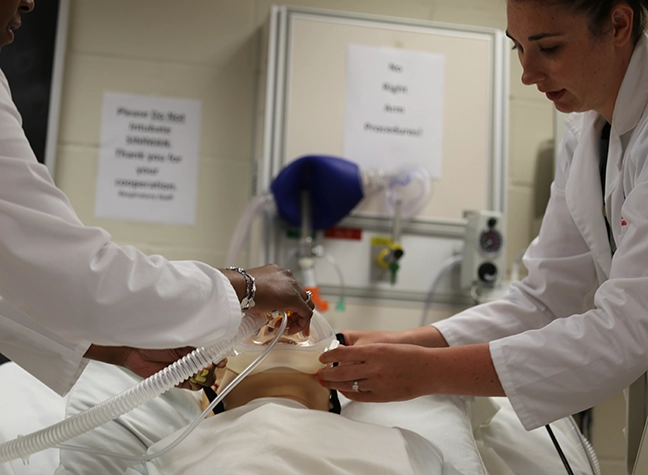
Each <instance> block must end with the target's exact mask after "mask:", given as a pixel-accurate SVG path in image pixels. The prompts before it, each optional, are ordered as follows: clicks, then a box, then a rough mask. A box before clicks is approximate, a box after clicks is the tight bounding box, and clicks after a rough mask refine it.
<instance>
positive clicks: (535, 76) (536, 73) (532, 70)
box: [520, 58, 543, 86]
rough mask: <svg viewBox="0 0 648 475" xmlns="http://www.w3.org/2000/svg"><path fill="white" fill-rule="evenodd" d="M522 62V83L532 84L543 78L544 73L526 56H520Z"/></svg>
mask: <svg viewBox="0 0 648 475" xmlns="http://www.w3.org/2000/svg"><path fill="white" fill-rule="evenodd" d="M520 62H521V64H522V84H524V85H525V86H532V85H533V84H536V83H537V82H539V81H540V79H542V77H543V74H542V72H541V71H540V69H539V68H538V67H537V65H535V64H534V63H533V61H529V60H528V59H526V58H520Z"/></svg>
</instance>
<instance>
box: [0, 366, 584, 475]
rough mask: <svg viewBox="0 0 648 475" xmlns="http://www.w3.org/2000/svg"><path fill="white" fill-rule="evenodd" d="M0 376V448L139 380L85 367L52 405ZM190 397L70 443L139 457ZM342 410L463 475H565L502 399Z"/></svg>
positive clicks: (94, 462) (65, 470) (45, 457)
mask: <svg viewBox="0 0 648 475" xmlns="http://www.w3.org/2000/svg"><path fill="white" fill-rule="evenodd" d="M0 378H1V380H2V382H3V384H2V386H1V387H0V407H1V408H2V409H0V442H4V441H6V440H10V439H13V438H14V437H16V436H17V435H19V434H27V433H31V432H33V431H35V430H38V429H40V428H43V427H46V426H49V425H51V424H53V423H55V422H57V421H59V420H61V419H63V418H64V417H69V416H71V415H73V414H75V413H78V412H80V411H83V410H85V409H87V408H88V407H91V406H93V405H95V404H97V403H98V402H101V401H103V400H105V399H107V398H108V397H110V396H112V395H113V394H115V393H117V392H119V391H121V390H123V389H126V388H128V387H131V386H133V385H134V384H135V383H136V382H137V381H138V380H139V379H138V378H137V377H136V376H134V375H132V374H131V373H129V372H128V371H127V370H123V369H121V368H117V367H114V366H109V365H104V364H101V363H95V362H91V363H90V365H89V366H88V368H87V369H86V371H85V372H84V373H83V375H82V376H81V378H80V379H79V381H78V383H77V384H76V385H75V387H74V388H73V389H72V391H71V392H70V394H68V396H67V397H65V398H61V397H59V396H57V395H56V394H54V393H53V392H52V391H51V390H49V389H48V388H46V387H45V386H43V385H42V384H41V383H40V382H39V381H37V380H35V379H34V378H33V377H32V376H30V375H29V374H28V373H26V372H25V371H23V370H22V369H20V368H19V367H18V366H17V365H15V364H14V363H6V364H3V365H0ZM199 395H200V393H192V392H189V391H184V390H175V389H174V390H171V391H168V392H167V393H165V394H164V395H162V396H161V397H158V398H156V399H155V400H153V401H151V402H149V403H147V404H146V405H144V406H141V407H139V408H137V409H135V410H133V411H131V412H130V413H128V414H126V415H124V416H122V417H120V418H119V419H118V420H116V421H113V422H111V423H108V424H105V425H104V426H102V427H100V428H98V429H95V430H94V431H92V432H90V433H88V434H85V435H84V436H81V437H79V438H77V439H74V440H73V441H71V443H75V444H78V445H86V444H87V445H88V446H95V447H97V446H99V447H102V448H103V449H107V450H110V451H114V452H119V453H132V454H141V453H144V452H146V450H147V448H148V447H149V446H150V445H152V444H153V443H154V442H156V441H157V440H159V439H160V438H162V437H165V436H167V435H168V434H170V433H172V432H174V431H176V430H178V429H179V428H182V427H183V426H185V425H186V424H188V423H189V422H190V421H191V420H193V418H194V417H195V416H196V415H197V414H199V413H200V410H199V400H198V398H199ZM342 405H343V410H342V417H347V418H350V419H353V420H357V421H361V422H368V423H373V424H379V425H382V426H387V427H394V426H395V427H401V428H403V429H406V430H409V431H412V432H415V433H417V434H419V435H421V436H423V437H424V438H425V439H427V440H429V441H430V442H432V443H433V444H434V445H436V446H437V447H438V448H439V449H440V450H441V452H442V453H443V456H444V457H445V460H447V461H448V462H450V463H452V465H453V466H454V467H455V468H456V469H457V470H458V471H459V472H461V473H462V474H464V475H510V474H525V475H534V474H538V475H540V474H543V475H546V474H554V473H555V474H562V473H567V472H566V471H565V469H564V467H563V465H562V463H561V462H560V459H559V457H558V455H557V453H556V450H555V448H554V447H553V445H552V443H551V441H550V439H549V437H548V435H547V432H546V431H544V430H536V431H532V432H526V431H524V429H523V428H522V426H521V424H520V422H519V421H518V420H517V417H516V416H515V414H514V413H513V411H512V409H511V406H510V405H509V404H508V402H507V401H506V400H505V399H503V398H477V399H472V398H458V397H449V396H429V397H423V398H418V399H415V400H412V401H405V402H395V403H386V404H367V403H356V402H350V401H347V400H343V401H342ZM552 427H553V430H554V433H555V434H556V437H557V439H558V441H559V443H560V445H561V447H562V449H563V451H564V453H565V455H566V457H567V459H568V460H569V462H570V464H571V467H572V470H573V471H574V473H576V474H587V475H592V474H594V473H595V470H594V469H593V468H592V467H591V464H590V461H589V460H588V458H587V456H586V455H585V454H586V448H585V445H583V443H582V442H581V439H580V437H579V434H577V433H576V432H575V426H574V425H572V424H571V423H570V422H569V421H568V420H567V419H565V420H561V421H558V422H556V423H554V424H552ZM181 446H182V444H181V445H180V446H178V448H180V447H181ZM80 460H84V462H79V461H80ZM66 464H67V465H66ZM84 464H88V465H86V466H84ZM59 465H61V467H59ZM123 467H124V462H123V461H117V460H110V459H109V458H105V457H99V456H97V457H92V456H88V454H80V453H78V452H72V451H68V450H64V451H61V453H59V450H58V449H49V450H46V451H44V452H41V453H38V454H35V455H33V456H32V457H31V458H30V463H29V465H24V464H23V463H22V461H16V460H15V461H12V462H10V463H5V464H0V475H32V474H34V475H35V474H38V475H44V474H50V473H52V474H53V473H55V472H56V473H57V475H58V474H71V473H80V474H84V473H102V474H104V473H105V474H110V473H122V469H123ZM57 470H58V471H57ZM137 470H138V471H135V472H129V473H146V471H144V469H143V468H141V467H140V468H139V469H137Z"/></svg>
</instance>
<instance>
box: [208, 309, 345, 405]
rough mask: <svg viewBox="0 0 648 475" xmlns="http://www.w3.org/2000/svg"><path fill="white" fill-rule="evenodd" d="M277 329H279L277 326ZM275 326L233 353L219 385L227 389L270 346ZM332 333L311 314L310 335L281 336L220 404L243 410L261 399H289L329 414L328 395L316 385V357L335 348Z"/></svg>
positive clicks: (259, 332)
mask: <svg viewBox="0 0 648 475" xmlns="http://www.w3.org/2000/svg"><path fill="white" fill-rule="evenodd" d="M277 327H278V325H277ZM275 332H276V328H275V326H274V325H272V324H270V325H266V326H264V327H262V328H261V329H260V330H259V331H257V332H256V333H255V334H253V335H252V336H250V337H249V338H247V339H246V340H245V341H243V342H242V343H241V344H240V345H238V346H237V347H236V348H235V349H234V353H235V355H234V356H230V357H229V358H228V363H227V367H226V371H225V374H224V376H223V378H222V380H221V381H220V383H219V387H220V388H224V387H226V386H227V385H228V384H229V383H230V382H231V381H232V380H233V379H234V378H235V377H236V376H237V375H238V374H239V373H240V372H242V371H243V370H244V369H245V368H246V367H247V366H248V365H249V364H250V363H251V362H252V361H254V359H255V358H256V357H257V356H258V355H259V354H261V352H262V351H263V350H264V349H265V348H266V347H267V345H269V344H270V342H271V341H272V339H273V338H274V337H275V335H276V333H275ZM337 344H338V342H337V339H336V337H335V332H334V331H333V329H332V328H331V326H330V325H329V324H328V322H327V321H326V320H325V319H324V317H322V315H321V314H319V313H318V312H317V311H315V312H314V313H313V318H312V319H311V323H310V333H309V335H305V334H304V333H303V332H300V333H296V334H294V335H286V334H284V335H282V336H281V337H280V339H279V341H278V342H277V344H276V346H275V347H274V348H273V349H272V351H271V352H270V353H269V354H268V356H267V357H266V358H265V359H264V360H263V361H262V362H261V364H260V365H259V366H257V367H256V368H255V370H254V371H253V372H252V373H251V374H250V375H248V376H247V377H245V378H244V379H243V380H242V381H241V382H240V383H239V384H238V385H237V386H236V387H235V388H234V389H233V390H232V391H231V392H230V393H229V394H228V395H227V396H226V397H225V399H224V400H223V404H224V407H225V409H226V410H227V409H232V408H234V407H238V406H242V405H244V404H247V403H248V402H250V401H252V400H253V399H258V398H262V397H281V398H287V399H292V400H295V401H298V402H300V403H302V404H304V405H305V406H306V407H308V408H310V409H319V410H323V411H328V410H329V409H330V401H329V399H330V391H329V390H328V389H326V388H324V387H322V386H321V385H320V384H319V378H318V377H317V376H316V373H317V371H318V370H319V369H320V368H323V367H324V365H323V364H322V363H320V362H319V356H320V355H321V354H322V353H323V352H324V351H327V350H329V349H331V348H334V347H335V346H337Z"/></svg>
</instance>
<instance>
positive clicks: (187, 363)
mask: <svg viewBox="0 0 648 475" xmlns="http://www.w3.org/2000/svg"><path fill="white" fill-rule="evenodd" d="M267 321H268V320H267V318H266V317H264V316H252V315H245V316H244V317H243V318H242V319H241V325H240V326H239V329H238V332H237V333H236V336H234V337H233V338H231V339H228V340H223V341H221V342H219V343H217V344H215V345H212V346H210V347H208V348H204V347H203V348H197V349H196V350H194V351H193V352H191V353H189V354H188V355H186V356H185V357H183V358H181V359H179V360H178V361H176V362H175V363H173V364H172V365H170V366H168V367H166V368H165V369H163V370H161V371H159V372H158V373H156V374H154V375H153V376H151V377H149V378H147V379H145V380H143V381H141V382H140V383H138V384H136V385H135V386H133V387H131V388H129V389H127V390H125V391H122V392H121V393H119V394H117V395H116V396H113V397H112V398H110V399H107V400H106V401H104V402H102V403H100V404H97V405H96V406H94V407H92V408H90V409H88V410H87V411H84V412H82V413H79V414H76V415H74V416H72V417H70V418H68V419H65V420H64V421H61V422H59V423H57V424H54V425H52V426H49V427H46V428H44V429H41V430H39V431H36V432H33V433H31V434H28V435H26V436H19V437H18V438H16V439H13V440H10V441H8V442H5V443H3V444H1V445H0V463H3V462H9V461H10V460H15V459H19V458H20V459H23V460H24V461H26V460H28V458H29V456H30V455H32V454H34V453H37V452H40V451H42V450H45V449H49V448H52V447H56V446H58V445H60V444H62V443H63V442H66V441H68V440H70V439H73V438H74V437H78V436H79V435H81V434H84V433H86V432H88V431H91V430H92V429H95V428H97V427H99V426H101V425H103V424H105V423H107V422H110V421H112V420H114V419H116V418H117V417H119V416H121V415H123V414H126V413H127V412H129V411H131V410H133V409H135V408H136V407H138V406H141V405H142V404H144V403H146V402H147V401H150V400H151V399H154V398H156V397H157V396H159V395H160V394H162V393H164V392H166V391H168V390H169V389H171V388H173V387H175V386H177V385H178V384H180V383H181V382H182V381H185V380H186V379H188V378H190V377H192V376H193V375H195V374H196V373H198V372H200V371H201V370H202V369H203V368H205V367H206V366H209V365H210V364H212V363H218V362H219V361H222V360H223V359H225V358H227V356H229V355H230V354H231V353H232V350H233V349H234V347H235V346H236V345H237V344H239V343H240V342H241V341H243V340H244V339H245V338H247V337H248V336H250V335H252V334H253V333H254V332H255V331H257V330H258V329H259V328H261V326H262V325H264V324H265V323H267Z"/></svg>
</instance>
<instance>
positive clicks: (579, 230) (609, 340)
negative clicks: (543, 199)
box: [435, 35, 648, 430]
mask: <svg viewBox="0 0 648 475" xmlns="http://www.w3.org/2000/svg"><path fill="white" fill-rule="evenodd" d="M647 105H648V41H647V38H646V36H645V35H644V36H643V37H642V38H641V39H640V41H639V42H638V44H637V45H636V47H635V50H634V53H633V56H632V59H631V61H630V65H629V67H628V70H627V72H626V75H625V78H624V80H623V83H622V85H621V89H620V91H619V95H618V97H617V102H616V106H615V109H614V116H613V119H612V124H611V125H612V128H611V134H610V147H609V155H608V165H607V177H606V186H605V189H606V193H605V203H606V209H607V214H608V217H609V221H610V224H611V227H612V232H613V235H614V239H615V242H616V244H617V251H616V253H615V254H614V258H612V254H611V250H610V245H609V242H608V237H607V232H606V228H605V221H604V217H603V200H602V196H601V185H600V178H599V171H598V164H599V137H600V130H601V129H602V127H603V124H604V119H602V118H601V117H600V116H599V115H598V114H597V113H595V112H586V113H580V114H571V115H570V116H569V117H568V119H567V121H566V125H567V131H566V134H565V137H564V140H563V142H562V144H561V146H560V150H559V157H558V166H557V170H556V177H555V180H554V183H553V184H552V186H551V198H550V200H549V204H548V206H547V211H546V214H545V218H544V220H543V223H542V227H541V230H540V234H539V236H538V237H537V238H536V239H535V240H534V241H533V243H532V244H531V245H530V246H529V249H528V250H527V252H526V255H525V257H524V264H525V266H526V267H527V269H528V277H527V278H526V279H524V280H523V281H522V282H521V283H518V284H515V285H513V288H512V291H511V293H510V295H509V296H508V297H507V298H506V299H504V300H502V301H497V302H493V303H489V304H485V305H482V306H478V307H474V308H471V309H468V310H467V311H465V312H462V313H460V314H458V315H457V316H454V317H452V318H450V319H449V320H447V321H443V322H439V323H437V324H435V326H436V327H437V328H438V329H439V330H440V331H441V333H442V334H443V335H444V337H445V338H446V339H447V341H448V343H449V344H450V345H464V344H471V343H478V342H485V341H489V342H490V351H491V355H492V358H493V362H494V364H495V369H496V370H497V374H498V376H499V378H500V380H501V382H502V385H503V387H504V391H505V392H506V395H507V396H508V397H509V399H510V401H511V403H512V405H513V408H514V409H515V412H516V413H517V415H518V416H519V418H520V420H521V421H522V423H523V425H524V427H525V428H526V429H527V430H530V429H534V428H536V427H539V426H542V425H544V424H546V423H548V422H551V421H554V420H556V419H559V418H561V417H563V416H566V415H569V414H573V413H576V412H578V411H580V410H583V409H586V408H588V407H591V406H594V405H595V404H597V403H600V402H601V401H603V400H605V399H606V398H608V397H609V396H611V395H613V394H614V393H616V392H618V391H620V390H622V389H624V388H625V387H627V386H628V385H630V384H631V383H632V382H633V381H634V380H635V379H636V378H637V377H639V376H640V375H641V374H642V373H643V372H644V371H646V370H648V111H646V106H647Z"/></svg>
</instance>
